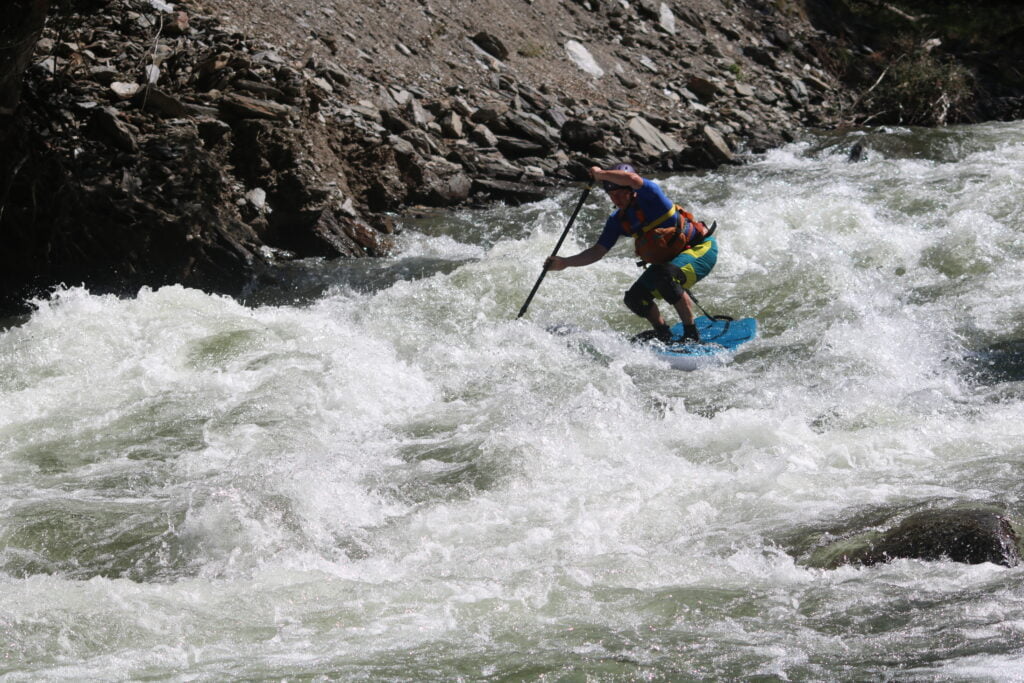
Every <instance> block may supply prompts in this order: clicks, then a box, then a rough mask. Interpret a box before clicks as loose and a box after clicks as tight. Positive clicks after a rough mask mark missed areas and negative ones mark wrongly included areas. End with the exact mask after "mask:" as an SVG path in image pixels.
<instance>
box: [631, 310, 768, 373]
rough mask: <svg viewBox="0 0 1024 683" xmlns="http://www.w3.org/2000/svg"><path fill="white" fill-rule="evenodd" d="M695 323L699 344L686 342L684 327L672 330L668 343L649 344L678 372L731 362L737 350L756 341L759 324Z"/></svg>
mask: <svg viewBox="0 0 1024 683" xmlns="http://www.w3.org/2000/svg"><path fill="white" fill-rule="evenodd" d="M694 323H695V324H696V325H697V329H698V330H699V331H700V343H698V344H695V343H693V342H690V341H687V342H684V341H683V324H682V323H676V324H675V325H673V326H672V329H671V332H672V338H671V339H670V340H669V341H668V342H659V341H651V342H646V343H647V345H649V346H650V348H651V349H652V350H653V351H654V353H655V354H657V356H658V357H659V358H662V359H664V360H666V361H668V363H669V365H671V366H672V367H673V368H676V369H677V370H696V369H698V368H702V367H707V366H709V365H721V364H724V363H727V362H729V361H730V360H732V357H733V356H734V355H735V353H736V350H737V349H739V347H741V346H742V345H743V344H746V343H747V342H749V341H752V340H754V339H756V338H757V320H755V319H754V318H740V319H739V320H729V319H723V318H709V317H707V316H703V315H702V316H700V317H699V318H697V319H696V320H695V321H694Z"/></svg>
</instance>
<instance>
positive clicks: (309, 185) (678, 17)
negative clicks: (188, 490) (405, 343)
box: [0, 0, 857, 311]
mask: <svg viewBox="0 0 1024 683" xmlns="http://www.w3.org/2000/svg"><path fill="white" fill-rule="evenodd" d="M811 9H812V8H809V7H808V6H807V5H805V4H799V3H796V2H788V1H780V2H768V1H767V0H747V1H745V2H731V1H728V0H690V1H687V2H655V1H652V0H632V1H630V2H625V1H617V0H616V1H605V0H577V1H575V2H573V1H569V0H508V1H506V2H491V1H490V0H486V1H482V2H481V1H470V0H453V1H452V2H446V3H440V2H430V1H428V0H420V1H419V2H412V1H411V0H410V1H405V2H392V1H388V0H382V1H381V2H375V3H354V2H348V1H347V0H346V1H339V2H335V3H334V4H332V5H330V6H326V5H323V4H322V3H315V2H312V1H311V0H289V1H287V2H279V1H272V2H266V3H260V4H259V5H258V6H256V7H253V6H252V5H251V4H250V3H247V2H242V1H241V0H227V1H225V2H223V3H216V4H214V3H209V4H205V3H204V2H203V1H202V0H188V1H186V2H177V3H167V2H164V1H163V0H80V1H79V2H70V3H64V4H62V5H60V6H59V7H53V8H51V11H50V18H49V20H48V22H47V25H46V28H45V30H44V31H43V32H42V34H41V36H39V37H38V40H37V42H36V47H35V51H34V54H33V56H32V59H31V66H30V67H29V68H28V70H27V72H26V79H25V85H24V90H23V93H22V99H21V103H20V105H19V106H18V108H17V110H16V112H15V114H14V115H13V116H10V117H5V118H3V119H2V123H3V124H4V125H3V129H2V130H3V139H2V140H0V145H2V148H3V152H4V158H5V159H6V160H7V163H6V164H5V168H4V169H3V173H4V176H3V178H2V180H3V184H2V185H0V189H2V191H3V194H2V195H0V198H2V203H0V206H2V213H0V227H2V228H3V234H4V238H3V239H4V250H3V256H0V273H2V274H0V287H2V292H3V296H2V297H0V299H2V301H0V306H2V308H3V309H4V310H6V311H12V310H15V309H17V308H18V307H20V306H22V305H23V303H22V302H23V301H24V299H25V297H26V296H31V295H34V294H36V295H37V294H39V293H40V292H44V291H45V290H46V289H47V288H49V287H51V286H53V285H54V284H57V283H60V282H64V283H67V284H78V283H80V282H81V283H85V284H86V285H87V286H89V287H90V288H92V289H93V290H94V291H114V292H123V293H131V292H133V291H136V290H137V289H138V287H140V286H147V285H148V286H159V285H162V284H166V283H183V284H186V285H189V286H195V287H200V288H204V289H207V290H212V291H219V292H225V293H229V294H233V295H238V294H240V293H241V292H243V291H244V290H245V288H246V287H247V286H248V285H250V284H251V283H252V282H253V281H254V280H256V279H258V278H272V277H273V272H274V267H275V264H277V263H280V262H281V261H282V260H288V259H294V258H303V257H311V256H322V257H358V256H365V255H370V256H375V255H384V254H387V253H388V252H389V250H390V249H391V243H392V240H391V235H392V234H393V231H394V229H395V228H394V226H395V222H394V217H395V216H396V215H398V214H400V213H401V212H403V211H406V210H409V208H410V207H415V206H418V205H427V206H444V207H448V206H458V205H467V204H470V205H472V204H481V203H486V202H490V201H496V200H497V201H506V202H517V203H518V202H528V201H533V200H536V199H539V198H541V197H543V196H545V195H546V194H547V193H549V192H551V191H552V188H554V187H556V186H557V185H559V184H564V183H569V182H574V181H579V180H582V179H584V178H585V177H586V173H585V169H586V168H587V167H589V166H590V165H592V164H595V163H596V164H610V163H614V162H617V161H620V160H629V161H631V162H632V163H634V164H635V165H637V166H638V167H640V168H642V169H644V170H645V171H646V172H658V171H662V172H667V171H680V170H687V169H696V168H711V167H715V166H718V165H720V164H726V163H739V162H741V161H742V160H743V159H744V158H747V157H749V156H750V155H756V154H758V153H760V152H763V151H765V150H767V149H769V148H771V147H774V146H777V145H779V144H781V143H783V142H785V141H789V140H793V139H794V137H795V136H796V135H798V134H799V132H800V131H801V130H803V129H806V128H808V127H832V126H837V125H843V124H844V123H849V122H851V121H852V116H853V113H852V112H853V109H852V107H853V106H854V105H855V104H856V102H857V97H856V96H855V95H854V93H853V92H852V91H850V90H848V89H847V88H845V87H844V84H843V82H842V81H841V76H843V74H844V73H848V72H849V65H848V64H844V65H842V67H840V65H839V64H838V63H837V61H836V59H837V58H836V55H837V54H838V53H837V51H836V49H835V48H836V45H837V44H838V43H839V42H841V41H840V40H839V38H838V37H837V35H836V34H835V33H834V32H830V31H829V30H825V29H823V28H819V27H821V26H824V27H829V26H832V27H835V26H839V27H842V26H843V24H842V22H841V21H839V20H837V19H836V18H835V17H833V16H820V15H819V16H816V15H815V12H814V11H811Z"/></svg>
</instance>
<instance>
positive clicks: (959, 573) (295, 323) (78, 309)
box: [0, 123, 1024, 680]
mask: <svg viewBox="0 0 1024 683" xmlns="http://www.w3.org/2000/svg"><path fill="white" fill-rule="evenodd" d="M1022 134H1024V124H1021V123H1010V124H987V125H981V126H973V127H962V128H950V129H943V130H931V131H922V130H909V129H883V130H876V131H872V132H870V133H856V134H848V135H843V136H832V137H821V138H817V139H814V140H811V141H808V142H803V143H799V144H794V145H792V146H790V147H787V148H785V149H782V150H778V151H775V152H773V153H771V154H769V155H768V156H767V157H766V158H764V159H763V160H761V161H758V162H756V163H753V164H750V165H748V166H744V167H741V168H734V169H727V170H723V171H720V172H716V173H710V174H705V175H694V176H678V177H671V178H664V179H661V182H662V184H663V185H664V187H665V188H666V190H667V192H668V194H669V195H670V196H671V197H673V198H674V199H676V201H679V202H681V203H683V204H684V205H686V206H687V208H689V209H691V210H692V211H694V213H696V214H697V215H698V216H699V217H708V218H714V219H715V220H717V221H718V223H719V225H720V230H719V232H718V236H719V239H720V244H721V256H720V258H719V263H718V266H717V267H716V269H715V271H714V272H713V273H712V275H711V276H710V277H709V278H708V279H707V280H705V281H704V282H702V283H701V284H700V285H698V287H697V289H696V292H697V294H698V296H699V297H700V301H701V303H702V304H703V306H704V307H705V308H707V309H709V311H710V312H712V313H726V314H730V315H734V316H740V315H744V316H745V315H753V316H755V317H757V318H758V320H759V322H760V326H761V333H762V336H761V338H760V339H759V340H757V341H756V342H754V343H753V344H751V345H749V347H747V348H748V349H749V350H746V351H744V352H742V353H741V354H739V355H738V356H737V358H736V359H735V360H734V362H733V363H731V364H730V365H728V366H724V367H718V368H713V369H709V370H705V371H699V372H695V373H681V372H676V371H672V370H670V369H668V368H667V366H666V365H665V364H664V363H662V362H660V361H659V360H658V359H657V358H655V357H654V356H652V355H650V354H647V353H645V352H644V351H643V350H640V349H637V348H633V347H631V346H630V345H629V344H628V343H627V342H626V341H625V340H626V338H627V337H628V335H629V334H632V333H634V332H636V331H639V330H640V329H642V327H643V325H642V324H641V321H640V320H639V319H637V318H635V317H633V316H632V315H631V314H630V313H629V312H628V311H627V310H626V309H625V308H624V307H623V306H622V305H621V297H622V293H623V291H624V290H625V289H626V288H627V287H628V286H629V284H630V282H631V281H632V280H633V279H634V278H635V277H636V276H637V275H638V270H637V269H636V267H635V265H634V263H633V258H632V254H630V253H629V248H628V246H625V245H623V246H619V247H617V248H616V249H615V250H614V251H613V252H611V254H609V256H608V257H606V258H605V259H604V260H602V261H601V262H599V263H597V264H595V265H593V266H590V267H588V268H583V269H570V270H567V271H563V272H558V273H550V274H549V275H548V277H547V278H546V279H545V281H544V284H543V286H542V287H541V289H540V290H539V292H538V294H537V297H536V298H535V299H534V301H533V303H532V304H531V307H530V311H529V314H528V315H527V317H526V318H525V319H523V320H519V321H516V320H515V314H516V311H518V309H519V307H520V305H521V304H522V301H523V297H525V295H526V294H527V292H528V291H529V288H530V286H531V285H532V283H533V281H534V279H535V278H536V276H537V275H538V274H539V270H540V266H541V263H542V262H543V260H544V257H545V256H546V255H547V254H548V253H549V252H550V250H551V248H552V246H553V244H554V241H555V239H556V238H557V235H558V234H559V233H560V231H561V229H562V228H563V227H564V225H565V222H566V219H567V214H568V212H569V211H570V210H571V209H572V207H573V205H574V202H575V199H576V197H575V196H574V195H575V193H574V192H565V193H561V194H559V195H557V196H554V197H552V198H551V199H549V200H547V201H544V202H541V203H539V204H535V205H531V206H526V207H519V208H515V209H512V208H505V207H497V208H494V209H491V210H488V211H477V212H465V213H459V214H455V215H447V216H443V217H439V218H438V217H435V218H434V219H431V220H424V221H418V222H411V221H410V222H408V223H407V225H406V226H405V230H404V232H403V234H402V236H401V249H400V251H399V253H398V254H397V255H396V256H395V257H393V258H390V259H387V260H381V261H372V262H363V263H357V264H352V263H345V262H331V263H324V262H310V263H304V264H300V266H298V267H296V268H295V269H294V272H293V273H292V274H291V276H290V278H291V279H290V280H289V282H290V286H289V287H287V288H279V289H278V290H276V291H269V290H267V291H263V292H257V293H255V294H254V296H253V302H250V304H251V305H248V306H245V305H242V304H240V303H238V302H235V301H232V300H230V299H227V298H223V297H218V296H210V295H207V294H203V293H201V292H197V291H194V290H187V289H182V288H179V287H167V288H164V289H161V290H159V291H148V290H144V291H142V292H140V293H139V295H138V296H137V297H135V298H132V299H130V300H125V299H119V298H115V297H109V296H95V295H92V294H90V293H88V292H86V291H83V290H81V289H67V290H63V291H60V292H58V293H56V295H55V296H54V297H53V298H52V300H49V301H40V302H37V303H38V310H37V311H36V312H35V313H34V314H33V315H32V316H31V317H30V318H29V319H28V320H27V321H25V322H23V323H22V324H19V325H16V326H12V327H9V328H8V329H6V331H3V332H0V541H2V542H0V588H2V590H0V628H2V630H3V633H4V634H5V638H4V639H3V641H2V642H0V675H4V676H6V677H7V678H9V679H10V680H40V679H68V678H70V679H109V678H115V677H127V678H130V679H140V678H148V677H152V678H168V677H169V678H181V679H185V678H187V679H193V678H200V679H224V678H272V677H299V678H316V677H318V676H326V677H340V678H356V677H359V678H371V679H382V678H390V679H429V678H445V679H452V678H465V679H471V680H473V679H490V678H495V679H499V678H500V679H506V678H513V679H519V678H526V679H528V678H536V677H541V676H545V675H546V676H550V677H552V678H561V677H584V676H592V677H596V678H600V679H607V678H613V679H630V678H644V677H653V678H658V679H662V678H717V679H722V678H749V677H754V676H763V677H766V678H779V679H793V678H796V679H808V678H810V679H829V678H833V679H834V678H843V679H863V678H871V679H873V678H884V677H886V676H891V675H898V676H901V677H907V678H918V679H934V678H936V677H944V678H993V679H1001V680H1008V679H1012V678H1013V677H1014V676H1019V674H1018V673H1016V672H1017V669H1018V668H1019V663H1020V660H1021V657H1022V653H1024V645H1022V644H1024V591H1022V590H1021V588H1020V587H1019V583H1020V573H1021V571H1022V570H1021V569H1017V568H1015V569H1006V568H1002V567H995V566H992V565H978V566H966V565H960V564H956V563H952V562H941V561H940V562H919V561H907V560H903V561H897V562H893V563H891V564H888V565H883V566H877V567H871V568H856V567H844V568H841V569H838V570H834V571H825V570H820V569H811V568H808V567H807V566H805V564H803V563H802V561H801V560H802V559H803V558H802V557H801V556H800V554H799V552H797V551H795V550H794V548H793V546H792V544H791V543H790V542H789V541H788V539H791V538H792V537H793V536H794V534H799V533H801V530H806V529H808V528H813V527H826V526H827V525H829V524H833V523H843V522H844V521H845V520H848V519H850V518H852V517H856V516H857V515H858V514H861V513H863V512H864V511H865V510H870V509H878V508H884V507H898V506H902V505H909V504H919V503H928V502H940V503H941V502H984V503H997V504H999V505H1001V506H1003V507H1005V508H1008V509H1010V510H1020V508H1021V495H1022V486H1024V483H1022V482H1024V477H1022V474H1024V465H1022V463H1024V458H1022V455H1024V370H1022V368H1024V293H1022V290H1021V287H1020V284H1019V283H1020V282H1021V281H1024V272H1022V271H1024V201H1022V199H1021V197H1024V192H1022V191H1021V189H1022V188H1021V182H1022V181H1021V180H1020V179H1021V178H1022V177H1024V143H1021V142H1020V140H1021V139H1022V137H1024V136H1022ZM858 140H860V141H863V142H865V144H866V145H867V148H868V153H867V157H866V159H865V160H864V161H862V162H860V163H856V164H853V163H848V162H847V161H846V151H847V150H848V149H849V147H850V146H851V144H853V143H854V142H856V141H858ZM609 208H610V205H608V203H607V202H606V200H604V199H603V198H600V197H594V198H593V199H591V201H590V202H589V203H588V205H587V206H586V207H585V208H584V211H583V212H582V213H581V215H580V217H579V219H578V220H577V222H576V226H575V227H574V229H573V231H572V233H571V235H570V237H569V240H568V241H567V243H566V244H565V245H564V246H563V249H562V253H563V254H571V253H574V252H575V251H576V250H579V249H582V248H585V247H587V246H589V245H590V244H591V243H592V242H593V241H594V240H595V239H596V237H597V234H598V232H599V230H600V225H601V223H603V217H604V215H606V212H607V211H608V210H609ZM558 324H563V325H567V326H571V327H572V328H574V329H577V330H581V332H579V333H577V334H574V335H570V336H569V337H562V336H558V335H552V334H550V333H549V332H548V331H547V328H549V327H551V326H553V325H558Z"/></svg>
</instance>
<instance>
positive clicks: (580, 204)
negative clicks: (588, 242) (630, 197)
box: [516, 185, 593, 320]
mask: <svg viewBox="0 0 1024 683" xmlns="http://www.w3.org/2000/svg"><path fill="white" fill-rule="evenodd" d="M592 187H593V185H587V187H586V188H584V190H583V195H582V196H581V197H580V201H579V202H578V203H577V204H576V208H575V209H574V210H573V212H572V216H571V217H570V218H569V222H568V223H567V224H566V226H565V230H563V231H562V236H561V237H559V238H558V243H557V244H555V249H554V251H552V252H551V256H549V257H548V258H552V257H554V256H555V255H556V254H557V253H558V250H559V249H560V248H561V247H562V242H564V241H565V236H566V235H568V234H569V228H571V227H572V224H573V222H575V220H576V215H577V214H578V213H579V212H580V209H581V208H583V202H585V201H587V196H588V195H590V189H591V188H592ZM544 264H545V265H544V268H543V270H541V271H540V277H539V278H537V282H535V283H534V285H533V289H531V290H530V296H528V297H526V303H524V304H523V307H522V308H520V309H519V315H517V316H516V320H518V319H519V318H522V317H523V314H524V313H526V309H527V308H529V307H530V302H531V301H533V295H534V294H536V293H537V290H538V289H539V288H540V283H541V282H543V280H544V276H545V275H547V274H548V268H547V261H545V262H544Z"/></svg>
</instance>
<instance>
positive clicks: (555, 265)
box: [544, 244, 608, 270]
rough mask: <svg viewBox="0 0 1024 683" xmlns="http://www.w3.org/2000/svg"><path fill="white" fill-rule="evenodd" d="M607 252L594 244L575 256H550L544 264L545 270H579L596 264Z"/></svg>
mask: <svg viewBox="0 0 1024 683" xmlns="http://www.w3.org/2000/svg"><path fill="white" fill-rule="evenodd" d="M607 253H608V250H607V249H605V248H604V247H602V246H601V245H600V244H595V245H594V246H592V247H590V248H589V249H584V250H583V251H581V252H580V253H578V254H576V255H575V256H552V257H550V258H549V259H548V260H547V261H545V262H544V269H545V270H565V269H566V268H579V267H580V266H589V265H590V264H591V263H597V262H598V261H600V260H601V259H603V258H604V255H605V254H607Z"/></svg>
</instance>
